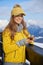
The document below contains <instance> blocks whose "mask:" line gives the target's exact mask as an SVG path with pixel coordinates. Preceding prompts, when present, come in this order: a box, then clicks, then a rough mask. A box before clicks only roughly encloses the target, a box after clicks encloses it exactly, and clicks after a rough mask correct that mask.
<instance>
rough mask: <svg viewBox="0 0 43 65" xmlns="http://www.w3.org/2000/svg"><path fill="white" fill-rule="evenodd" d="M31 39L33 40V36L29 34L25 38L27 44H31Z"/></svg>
mask: <svg viewBox="0 0 43 65" xmlns="http://www.w3.org/2000/svg"><path fill="white" fill-rule="evenodd" d="M33 41H34V36H30V37H28V38H27V40H26V42H27V44H31V43H32V42H33Z"/></svg>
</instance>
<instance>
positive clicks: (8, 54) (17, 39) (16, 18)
mask: <svg viewBox="0 0 43 65" xmlns="http://www.w3.org/2000/svg"><path fill="white" fill-rule="evenodd" d="M24 15H25V12H24V11H23V9H22V8H21V6H20V5H15V6H14V7H13V9H12V11H11V19H10V22H9V24H8V26H7V27H6V28H5V30H4V31H3V49H4V53H5V58H4V61H5V63H4V65H24V63H25V60H26V58H25V44H27V43H32V42H33V40H30V39H29V37H30V34H29V33H28V32H27V29H26V24H25V22H24V18H23V16H24Z"/></svg>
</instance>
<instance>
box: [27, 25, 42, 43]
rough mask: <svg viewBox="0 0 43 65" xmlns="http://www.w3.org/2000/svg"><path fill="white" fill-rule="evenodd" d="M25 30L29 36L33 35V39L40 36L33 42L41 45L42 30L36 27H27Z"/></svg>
mask: <svg viewBox="0 0 43 65" xmlns="http://www.w3.org/2000/svg"><path fill="white" fill-rule="evenodd" d="M27 29H28V32H30V34H31V35H34V36H35V37H39V36H40V38H39V39H36V40H35V42H40V43H43V28H41V27H39V26H37V25H29V26H28V28H27Z"/></svg>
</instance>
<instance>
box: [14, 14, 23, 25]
mask: <svg viewBox="0 0 43 65" xmlns="http://www.w3.org/2000/svg"><path fill="white" fill-rule="evenodd" d="M22 20H23V15H18V16H14V21H15V22H16V23H17V24H20V23H21V22H22Z"/></svg>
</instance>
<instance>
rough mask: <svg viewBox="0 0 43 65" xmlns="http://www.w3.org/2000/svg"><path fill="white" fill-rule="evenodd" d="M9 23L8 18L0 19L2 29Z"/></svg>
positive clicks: (0, 28)
mask: <svg viewBox="0 0 43 65" xmlns="http://www.w3.org/2000/svg"><path fill="white" fill-rule="evenodd" d="M8 23H9V21H8V20H0V30H4V29H5V27H6V26H7V24H8Z"/></svg>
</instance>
